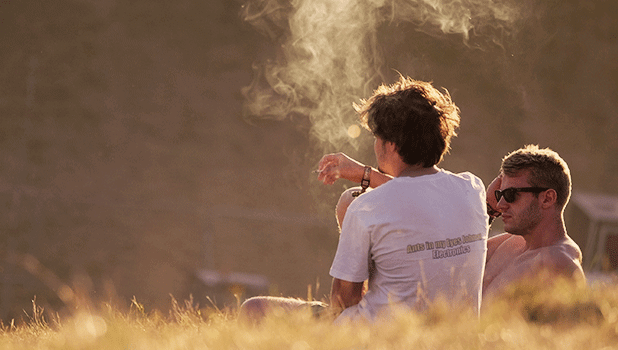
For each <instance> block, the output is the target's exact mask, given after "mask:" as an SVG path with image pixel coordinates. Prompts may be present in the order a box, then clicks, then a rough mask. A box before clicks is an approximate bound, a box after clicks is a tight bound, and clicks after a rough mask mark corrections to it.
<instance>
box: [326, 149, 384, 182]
mask: <svg viewBox="0 0 618 350" xmlns="http://www.w3.org/2000/svg"><path fill="white" fill-rule="evenodd" d="M318 171H319V174H318V180H320V181H322V182H323V183H324V184H326V185H332V184H333V183H335V181H336V180H337V179H346V180H349V181H352V182H356V183H360V182H361V180H362V179H363V174H364V172H365V165H364V164H362V163H360V162H358V161H356V160H354V159H352V158H350V157H349V156H347V155H346V154H344V153H341V152H340V153H331V154H327V155H325V156H323V157H322V159H320V162H319V163H318ZM392 178H393V177H392V176H389V175H386V174H384V173H381V172H379V171H378V170H377V169H374V168H371V175H370V180H369V186H370V187H372V188H376V187H378V186H380V185H382V184H383V183H385V182H387V181H389V180H391V179H392Z"/></svg>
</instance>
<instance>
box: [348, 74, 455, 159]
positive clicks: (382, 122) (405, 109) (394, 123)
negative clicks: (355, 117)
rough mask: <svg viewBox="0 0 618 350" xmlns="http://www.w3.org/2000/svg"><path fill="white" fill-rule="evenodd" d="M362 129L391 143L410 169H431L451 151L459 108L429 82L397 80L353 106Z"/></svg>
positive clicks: (402, 78)
mask: <svg viewBox="0 0 618 350" xmlns="http://www.w3.org/2000/svg"><path fill="white" fill-rule="evenodd" d="M354 108H355V109H356V111H357V112H358V113H359V115H360V119H361V125H362V126H363V127H364V128H366V129H367V130H369V131H370V132H371V133H373V135H374V136H377V137H379V138H381V139H382V140H384V141H390V142H393V143H394V144H395V146H396V148H397V152H398V153H399V155H400V156H401V158H402V160H403V161H404V162H405V163H406V164H409V165H414V164H421V165H422V166H424V167H431V166H434V165H436V164H438V163H439V162H440V161H442V158H443V157H444V154H446V153H447V152H448V151H449V150H450V143H451V138H452V137H453V136H456V135H457V133H456V132H455V129H456V128H457V127H459V120H460V117H459V108H458V107H457V106H455V104H454V103H453V101H451V96H450V95H449V93H448V91H447V90H446V89H444V93H441V92H440V91H438V90H437V89H436V88H434V87H433V86H432V85H431V83H430V82H423V81H418V80H414V79H411V78H409V77H408V78H404V77H403V76H400V79H399V81H397V82H396V83H394V84H392V85H381V86H379V87H378V88H377V89H376V90H375V91H374V93H373V95H372V96H371V97H370V98H368V99H363V100H361V101H360V104H354Z"/></svg>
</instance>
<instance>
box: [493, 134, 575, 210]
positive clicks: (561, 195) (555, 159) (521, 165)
mask: <svg viewBox="0 0 618 350" xmlns="http://www.w3.org/2000/svg"><path fill="white" fill-rule="evenodd" d="M526 170H527V171H529V172H530V176H529V178H528V182H529V183H530V186H534V187H547V188H551V189H553V190H554V191H556V194H557V198H556V204H557V205H558V207H559V208H562V209H563V208H564V207H565V206H566V204H567V203H568V202H569V198H570V197H571V172H570V170H569V166H568V165H567V163H566V162H565V161H564V159H562V158H560V156H559V155H558V153H556V152H555V151H553V150H551V149H549V148H544V149H539V146H538V145H526V146H524V147H522V148H520V149H518V150H516V151H513V152H511V153H509V154H508V155H506V157H504V159H503V160H502V166H501V167H500V171H501V172H502V173H503V174H504V175H506V176H517V175H519V174H521V172H522V171H526Z"/></svg>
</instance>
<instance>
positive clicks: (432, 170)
mask: <svg viewBox="0 0 618 350" xmlns="http://www.w3.org/2000/svg"><path fill="white" fill-rule="evenodd" d="M398 170H399V171H398V174H397V175H395V177H403V176H407V177H416V176H423V175H431V174H436V173H438V172H439V171H440V170H439V169H438V167H437V166H435V165H434V166H431V167H428V168H426V167H423V166H422V165H420V164H414V165H407V164H405V165H402V166H401V167H400V168H399V169H398Z"/></svg>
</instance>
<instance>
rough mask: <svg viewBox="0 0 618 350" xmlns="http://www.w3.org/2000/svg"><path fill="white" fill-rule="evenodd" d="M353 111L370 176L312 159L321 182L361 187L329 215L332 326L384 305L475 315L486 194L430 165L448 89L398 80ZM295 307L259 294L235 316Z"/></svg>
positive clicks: (438, 147) (454, 121)
mask: <svg viewBox="0 0 618 350" xmlns="http://www.w3.org/2000/svg"><path fill="white" fill-rule="evenodd" d="M355 108H356V110H357V111H358V112H359V114H360V118H361V122H362V125H363V126H364V127H365V128H367V129H368V130H369V131H370V132H372V133H373V135H374V136H375V142H374V152H375V156H376V160H377V164H378V169H374V168H372V167H369V166H364V165H362V164H360V163H358V162H356V161H354V160H352V159H351V158H349V157H347V156H346V155H345V154H342V153H338V154H329V155H325V156H324V157H323V158H322V160H321V161H320V164H319V175H318V179H319V180H321V181H323V182H324V183H326V184H329V183H333V182H334V181H335V180H337V179H338V178H345V179H348V180H352V181H358V182H360V183H361V190H360V191H357V192H356V193H352V192H347V193H346V194H344V196H347V195H349V196H356V197H357V198H356V199H355V200H354V201H353V202H352V203H351V204H350V206H349V207H348V208H347V211H346V213H345V218H343V217H341V218H338V219H341V221H342V222H341V234H340V239H339V244H338V248H337V253H336V255H335V258H334V261H333V264H332V266H331V270H330V274H331V276H332V277H333V282H332V288H331V295H330V296H331V298H330V310H333V311H334V313H335V314H339V313H340V315H339V318H338V319H339V320H349V319H365V320H373V319H375V318H376V317H378V316H379V315H381V314H384V313H387V312H388V311H389V310H392V307H403V308H408V309H413V310H419V311H422V310H424V309H425V308H426V307H427V305H428V304H430V303H431V302H433V301H434V300H435V299H436V298H438V297H445V298H446V299H447V300H449V301H451V302H453V303H456V304H459V305H466V306H470V307H472V308H474V309H475V310H477V311H478V309H479V307H480V300H481V282H482V276H483V270H484V263H485V256H486V240H487V233H488V215H487V212H486V205H485V188H484V185H483V183H482V181H481V180H480V179H479V178H478V177H476V176H475V175H473V174H471V173H468V172H466V173H460V174H454V173H451V172H449V171H447V170H444V169H441V168H439V167H438V166H437V165H438V163H439V162H440V161H441V160H442V158H443V157H444V154H445V153H447V152H448V150H449V148H450V141H451V138H452V137H453V136H455V135H456V132H455V130H456V128H457V127H458V126H459V120H460V117H459V109H458V108H457V106H455V104H454V103H453V102H452V101H451V98H450V95H449V94H448V92H447V91H445V92H444V93H442V92H440V91H439V90H437V89H436V88H434V87H433V86H432V85H431V84H430V83H427V82H421V81H417V80H413V79H411V78H404V77H401V78H400V79H399V81H397V82H396V83H394V84H392V85H382V86H380V87H379V88H378V89H377V90H376V91H375V92H374V94H373V96H371V97H370V98H369V99H367V100H362V101H361V104H360V105H355ZM378 185H381V186H379V187H377V186H378ZM369 187H376V188H375V189H373V190H370V191H366V190H367V188H369ZM361 193H364V194H362V195H359V194H361ZM365 281H367V285H368V288H367V290H365V289H364V288H363V285H364V282H365ZM284 305H285V306H284ZM302 305H303V302H302V301H298V300H290V299H282V298H268V297H258V298H252V299H249V300H247V301H246V302H245V303H244V304H243V306H242V308H241V315H242V314H244V315H249V316H250V317H252V316H257V317H260V316H262V315H264V314H265V313H266V312H267V311H268V309H270V308H271V307H274V306H279V307H281V306H284V307H285V308H294V307H296V306H302Z"/></svg>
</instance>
